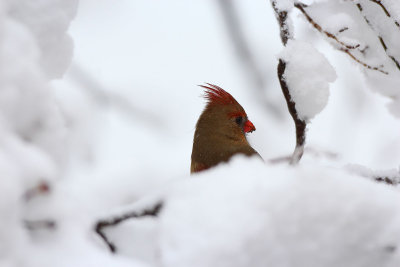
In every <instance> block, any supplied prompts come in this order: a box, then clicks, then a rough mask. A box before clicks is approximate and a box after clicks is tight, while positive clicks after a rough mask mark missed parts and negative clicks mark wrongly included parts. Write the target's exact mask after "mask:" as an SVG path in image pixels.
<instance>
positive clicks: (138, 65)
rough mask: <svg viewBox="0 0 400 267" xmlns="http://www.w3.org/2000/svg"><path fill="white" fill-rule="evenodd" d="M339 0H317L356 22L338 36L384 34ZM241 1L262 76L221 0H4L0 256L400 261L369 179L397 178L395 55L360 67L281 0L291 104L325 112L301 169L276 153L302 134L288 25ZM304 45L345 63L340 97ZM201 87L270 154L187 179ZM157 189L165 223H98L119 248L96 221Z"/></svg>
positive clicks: (237, 262)
mask: <svg viewBox="0 0 400 267" xmlns="http://www.w3.org/2000/svg"><path fill="white" fill-rule="evenodd" d="M328 2H329V3H331V4H332V6H336V7H337V6H339V7H338V8H337V9H331V10H335V11H338V12H337V13H336V12H333V13H335V14H339V15H338V16H337V17H336V18H337V19H340V18H341V21H337V23H335V19H334V18H335V17H329V16H327V15H326V13H329V12H325V13H324V12H322V11H323V10H325V9H324V5H323V2H321V5H320V10H321V12H320V14H321V16H319V17H318V19H321V20H322V19H323V18H324V17H326V19H328V20H329V21H328V22H326V23H325V24H324V22H323V21H321V23H322V24H323V25H325V26H327V27H329V29H331V30H332V31H334V30H335V29H338V28H340V27H342V26H344V25H345V24H347V23H350V21H351V20H350V19H349V18H351V19H352V22H351V23H353V24H351V25H354V27H355V28H352V29H349V30H348V31H344V32H342V33H340V37H341V38H343V40H345V41H346V42H349V43H350V42H351V43H353V42H354V43H357V42H358V41H360V40H359V37H360V38H361V37H365V40H361V41H363V42H362V43H363V44H364V43H365V44H369V45H370V46H371V44H372V46H371V47H375V46H373V45H374V44H375V45H376V44H378V45H379V43H378V42H377V41H376V39H374V38H376V36H375V35H374V31H373V30H371V29H369V28H368V26H365V25H364V24H362V22H363V20H362V17H360V16H358V17H357V16H356V15H359V14H358V13H357V12H358V11H357V9H353V11H354V12H353V13H348V12H346V11H345V10H346V8H344V7H348V6H349V5H350V4H352V3H349V2H351V1H345V2H342V1H341V2H340V3H339V2H336V1H335V2H333V1H325V4H327V3H328ZM232 3H236V4H237V7H240V8H238V10H239V11H240V12H239V13H238V14H240V16H239V17H240V18H241V23H242V24H241V25H242V26H243V31H244V32H245V36H246V38H248V42H249V45H250V51H252V53H254V61H255V64H256V65H258V66H259V69H260V72H261V73H262V74H263V75H264V77H265V87H263V88H254V86H252V84H255V83H253V82H252V81H251V80H249V77H250V76H243V73H244V72H245V70H244V69H243V64H242V62H240V61H238V60H237V58H236V56H237V55H236V54H235V53H234V48H233V46H232V44H231V42H232V39H231V38H228V37H227V36H226V35H227V33H226V31H225V29H224V28H223V26H222V25H224V24H223V23H222V22H221V21H220V20H221V16H222V15H221V12H216V10H215V9H216V8H218V6H217V5H215V1H212V0H207V1H196V2H190V1H183V0H168V1H163V2H157V3H156V2H154V1H146V0H135V1H131V0H121V1H118V2H115V1H110V0H81V1H80V3H79V7H78V1H77V0H40V1H35V2H34V3H33V2H32V1H29V0H22V1H12V0H7V1H2V2H0V64H1V66H0V173H1V176H2V178H1V179H0V218H1V219H0V241H1V242H0V266H27V267H30V266H37V267H46V266H85V267H86V266H96V267H97V266H116V267H119V266H134V267H153V266H174V267H175V266H194V267H195V266H230V267H235V266H266V265H268V266H294V265H295V266H397V265H398V264H397V265H396V263H398V262H399V257H400V256H399V253H400V250H399V247H400V244H399V240H400V229H399V228H400V227H399V225H400V223H399V220H400V219H399V216H400V212H399V207H398V203H399V196H400V195H399V187H398V186H391V185H387V184H384V183H381V184H380V183H378V182H376V181H375V180H374V178H375V177H376V176H377V175H379V176H387V177H390V178H392V179H394V180H396V181H398V177H399V175H398V166H399V161H398V159H399V158H400V140H399V138H398V133H399V131H400V121H399V120H398V119H396V118H395V117H393V116H391V115H390V114H389V113H388V112H387V109H386V105H388V106H391V110H397V112H398V101H399V99H400V97H399V95H398V92H397V91H396V90H395V87H396V84H397V79H398V75H397V74H396V72H395V71H396V69H395V67H394V66H393V63H390V62H391V61H390V60H388V61H387V62H385V63H384V64H385V70H388V71H390V75H389V76H386V75H381V74H380V73H379V72H375V71H369V70H365V69H364V68H363V67H360V66H359V65H358V64H356V63H354V62H352V61H351V62H352V63H351V64H349V60H348V58H346V57H345V55H343V53H340V52H335V51H332V50H330V48H329V47H327V46H323V45H321V43H319V42H317V41H316V37H315V36H316V34H315V33H313V35H310V32H309V28H306V27H301V26H300V27H297V26H298V25H301V24H299V23H300V21H302V19H301V17H296V16H295V13H294V9H293V10H291V9H292V8H291V7H292V5H293V1H279V2H278V3H279V8H280V9H281V10H287V11H290V12H291V14H290V15H289V16H291V17H292V18H293V22H294V23H293V24H291V25H292V26H293V25H296V27H292V26H291V29H290V32H291V34H292V36H293V37H296V40H298V41H295V42H289V43H288V48H287V49H288V50H286V51H285V52H283V53H282V54H281V55H284V56H285V60H287V62H288V69H287V70H288V72H287V73H286V74H285V75H286V79H287V81H288V82H292V83H293V82H294V83H295V85H294V86H293V88H297V89H299V90H300V91H296V93H294V95H296V96H297V97H300V100H299V99H298V101H297V102H299V103H297V102H296V104H297V106H296V107H298V106H299V105H300V106H303V108H304V110H302V109H301V111H302V112H303V113H302V115H304V118H306V119H307V120H310V119H311V118H313V117H314V116H315V115H316V114H317V113H318V112H320V114H319V116H315V118H313V121H312V122H313V123H312V124H309V125H308V127H307V128H308V132H307V135H308V137H307V140H306V146H305V150H304V156H303V158H302V160H301V161H300V164H299V165H298V166H296V167H289V166H287V164H285V162H284V161H279V160H277V161H275V162H280V164H279V163H276V164H272V163H268V162H269V160H270V159H277V158H278V159H279V158H281V157H283V158H285V157H286V156H287V155H288V154H289V153H290V152H291V151H292V150H293V146H294V130H293V122H292V121H291V120H290V116H289V114H287V107H286V104H285V103H284V100H283V97H282V93H281V91H280V89H279V82H278V80H277V77H276V76H277V75H276V64H277V60H276V57H275V55H276V54H278V52H279V50H280V49H281V43H280V40H279V31H278V26H277V23H276V18H275V17H274V13H273V11H272V9H271V7H270V6H269V5H267V4H266V3H265V1H262V0H259V1H254V2H253V1H251V3H250V2H248V3H247V2H246V3H245V2H242V1H234V2H232ZM385 3H388V5H390V6H392V5H393V6H394V5H396V3H397V2H396V1H388V0H386V1H385ZM313 7H314V6H313ZM325 7H326V6H325ZM394 7H395V9H393V11H395V10H397V11H396V12H395V13H396V14H398V10H399V9H398V5H396V6H394ZM396 8H397V9H396ZM310 9H311V6H310ZM78 11H79V12H78ZM310 12H311V11H310ZM316 13H318V12H316ZM368 14H369V13H368ZM313 15H315V14H314V13H313ZM325 15H326V16H325ZM346 15H347V17H346ZM75 16H76V18H75V19H74V17H75ZM105 18H106V19H105ZM380 21H381V20H378V22H380ZM382 21H385V23H386V18H384V20H382ZM362 25H364V26H365V27H367V29H368V31H364V30H365V28H363V27H362ZM303 26H304V25H303ZM339 26H340V27H339ZM356 29H357V30H356ZM378 29H380V30H381V29H382V28H378ZM388 29H390V33H389V34H392V33H393V34H396V33H395V32H392V28H388ZM353 33H359V34H360V35H355V36H353ZM311 36H313V37H311ZM301 40H307V41H309V42H312V43H313V46H315V47H317V48H318V51H321V53H322V54H324V56H326V58H328V59H329V61H330V62H332V65H334V66H335V69H336V73H337V76H338V77H337V80H336V82H335V83H333V84H331V85H330V86H332V90H331V91H330V92H329V90H328V85H329V82H332V81H333V80H335V77H336V74H335V71H334V70H333V69H332V67H331V66H330V64H329V63H327V61H326V59H325V57H324V56H322V55H321V53H320V52H318V51H317V50H316V48H313V47H312V46H311V45H310V44H308V43H305V42H304V41H301ZM371 40H373V41H374V42H375V43H374V42H372V43H370V41H371ZM391 40H392V39H391ZM396 40H397V39H395V38H394V39H393V41H391V42H395V41H396ZM361 41H360V43H361ZM290 49H291V50H292V51H290ZM294 50H296V51H297V53H295V52H294ZM375 50H376V51H375ZM394 50H395V49H394ZM390 52H393V53H397V51H390ZM382 55H384V56H385V52H384V51H381V50H378V49H370V50H369V52H367V54H366V57H367V58H366V60H367V61H368V63H370V64H377V65H379V64H380V63H379V59H380V58H381V56H382ZM370 60H371V61H370ZM388 62H389V63H388ZM70 63H71V64H70ZM390 64H392V65H390ZM296 68H297V70H296ZM360 70H361V71H360ZM302 73H303V75H304V76H305V77H307V79H305V80H306V81H302V79H300V75H301V74H302ZM291 75H292V76H291ZM55 79H59V80H55ZM203 81H205V82H211V83H215V84H217V85H219V86H221V87H222V88H224V89H226V90H227V91H228V92H230V93H231V94H232V95H233V96H234V97H235V98H236V99H238V100H239V101H240V103H241V104H242V106H243V107H244V108H245V110H246V113H247V114H248V115H249V117H250V118H251V120H252V121H253V122H254V124H255V126H256V127H257V131H256V132H254V133H252V134H251V135H248V139H249V142H250V143H251V144H252V146H253V147H254V148H255V149H256V150H257V151H258V152H259V153H260V154H261V155H262V157H263V158H264V160H265V162H266V163H265V164H264V163H262V162H261V161H260V160H259V159H257V158H244V157H240V156H238V157H236V158H234V159H233V160H232V161H231V162H229V163H228V164H221V165H220V166H218V167H217V168H214V169H211V170H209V171H206V172H204V173H201V174H198V175H193V176H190V175H189V166H190V153H191V151H190V150H191V144H192V140H193V133H194V127H195V123H196V121H197V118H198V116H199V115H200V113H201V111H202V109H203V108H204V101H203V100H202V98H200V97H199V96H200V95H201V90H200V89H199V88H198V87H197V86H196V85H197V84H199V83H202V82H203ZM307 83H309V84H307ZM307 85H308V86H307ZM366 86H370V87H371V88H372V89H373V91H372V90H367V89H366V88H365V87H366ZM375 92H380V93H381V94H382V95H384V96H389V97H390V98H383V97H382V98H381V97H380V95H378V94H375ZM303 94H306V95H309V99H307V97H306V96H304V95H303ZM329 95H330V96H329ZM328 96H329V105H326V101H327V100H328ZM302 97H303V98H302ZM264 98H268V100H269V101H270V102H274V103H275V104H276V105H275V109H273V108H270V107H268V108H266V103H265V102H262V101H260V99H264ZM318 99H319V100H318ZM388 99H389V101H391V102H389V103H387V102H388ZM317 100H318V101H320V102H318V101H317ZM324 101H325V102H324ZM304 106H305V107H304ZM322 109H324V110H323V112H321V110H322ZM311 115H312V116H311ZM349 164H350V167H346V166H349ZM343 166H345V167H343ZM363 166H366V167H363ZM43 185H46V186H48V188H49V190H39V188H40V186H43ZM28 196H29V197H28ZM160 200H162V201H163V202H164V206H163V209H162V210H161V213H160V214H159V216H158V217H146V218H140V219H136V220H135V219H130V220H127V221H124V222H123V223H121V224H119V225H117V226H114V227H108V228H107V229H105V234H106V235H107V237H109V239H110V240H111V241H112V242H113V243H114V244H115V245H116V247H117V253H116V254H111V252H110V251H109V249H108V247H107V246H106V244H105V242H104V241H103V240H102V239H101V238H100V237H99V236H98V235H97V234H96V233H95V231H94V226H95V224H96V222H98V220H101V219H108V218H114V217H116V216H120V215H123V214H126V213H127V212H132V211H137V212H140V211H143V209H145V208H148V207H152V205H154V204H155V203H158V202H159V201H160ZM40 222H42V223H43V222H52V223H54V227H53V228H51V227H50V228H49V227H46V226H44V227H43V226H42V227H38V225H43V224H40ZM35 223H39V224H35ZM35 225H36V226H35Z"/></svg>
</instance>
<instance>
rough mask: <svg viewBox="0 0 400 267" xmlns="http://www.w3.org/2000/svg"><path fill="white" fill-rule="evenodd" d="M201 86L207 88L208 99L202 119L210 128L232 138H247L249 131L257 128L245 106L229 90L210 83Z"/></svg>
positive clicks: (206, 95)
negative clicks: (248, 115) (249, 117)
mask: <svg viewBox="0 0 400 267" xmlns="http://www.w3.org/2000/svg"><path fill="white" fill-rule="evenodd" d="M200 86H201V87H203V88H204V89H205V95H204V97H205V98H206V100H207V105H206V108H205V109H204V112H203V115H202V117H203V118H202V120H203V121H204V123H207V127H208V128H212V129H213V130H214V131H215V132H220V133H222V134H224V135H226V136H227V137H232V138H238V136H242V137H244V138H245V135H246V134H247V133H251V132H253V131H255V130H256V128H255V127H254V124H253V123H252V122H251V121H250V120H249V119H248V117H247V114H246V112H245V111H244V109H243V107H242V106H241V105H240V104H239V103H238V102H237V101H236V100H235V99H234V98H233V96H231V95H230V94H229V93H228V92H226V91H225V90H224V89H222V88H221V87H219V86H216V85H213V84H209V83H207V85H200Z"/></svg>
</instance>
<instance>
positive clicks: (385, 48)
mask: <svg viewBox="0 0 400 267" xmlns="http://www.w3.org/2000/svg"><path fill="white" fill-rule="evenodd" d="M356 6H357V8H358V10H359V11H360V13H361V14H363V7H362V6H361V4H360V3H357V4H356ZM385 10H386V9H385ZM363 17H364V20H365V22H366V23H367V24H368V25H369V26H370V27H371V28H372V30H374V28H373V26H372V24H371V22H370V21H369V20H368V18H367V17H366V15H365V14H363ZM378 39H379V42H380V43H381V45H382V47H383V50H385V53H386V55H387V56H388V57H389V58H390V59H391V60H392V61H393V63H394V64H395V65H396V67H397V69H398V70H400V63H399V61H398V60H397V59H396V58H395V57H394V56H393V55H390V54H389V52H388V50H387V49H388V47H387V45H386V42H385V40H384V39H383V38H382V36H380V35H379V34H378Z"/></svg>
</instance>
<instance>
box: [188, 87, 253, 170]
mask: <svg viewBox="0 0 400 267" xmlns="http://www.w3.org/2000/svg"><path fill="white" fill-rule="evenodd" d="M207 85H208V86H205V85H200V86H201V87H203V88H205V89H206V90H205V98H206V99H207V105H206V107H205V109H204V110H203V113H201V115H200V118H199V120H198V121H197V124H196V131H195V133H194V139H193V149H192V163H191V166H190V172H191V173H194V172H199V171H202V170H206V169H208V168H210V167H213V166H215V165H217V164H219V163H220V162H226V161H228V160H229V159H230V158H231V157H232V156H233V155H235V154H238V153H242V154H245V155H247V156H251V155H258V156H260V155H259V154H258V153H257V151H255V150H254V149H253V148H252V147H251V146H250V144H249V142H247V139H246V133H248V132H250V133H251V132H252V131H255V130H256V128H255V127H254V125H253V123H252V122H251V121H249V120H248V118H247V114H246V112H245V111H244V109H243V108H242V106H241V105H240V104H239V103H238V102H237V101H236V100H235V99H234V98H233V97H232V96H231V95H230V94H229V93H228V92H226V91H225V90H223V89H222V88H221V87H219V86H216V85H213V84H209V83H207Z"/></svg>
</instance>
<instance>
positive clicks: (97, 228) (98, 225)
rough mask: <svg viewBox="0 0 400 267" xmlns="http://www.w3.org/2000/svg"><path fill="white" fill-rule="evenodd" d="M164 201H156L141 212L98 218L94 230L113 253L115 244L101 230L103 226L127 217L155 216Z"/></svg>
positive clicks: (117, 222) (116, 222)
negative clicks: (103, 218)
mask: <svg viewBox="0 0 400 267" xmlns="http://www.w3.org/2000/svg"><path fill="white" fill-rule="evenodd" d="M163 205H164V203H163V202H157V203H156V204H155V205H154V206H153V207H151V208H147V209H144V210H142V211H141V212H135V211H134V212H130V213H126V214H123V215H121V216H117V217H114V218H111V219H107V220H100V221H98V222H97V223H96V226H95V231H96V233H97V234H98V235H99V236H100V237H101V238H102V239H103V240H104V242H105V243H106V244H107V246H108V248H109V249H110V251H111V252H112V253H115V252H116V251H117V248H116V246H115V245H114V244H113V243H112V242H111V241H110V240H109V239H108V238H107V236H106V234H105V233H104V232H103V229H104V228H105V227H109V226H115V225H117V224H119V223H121V222H123V221H125V220H127V219H131V218H141V217H146V216H153V217H155V216H157V215H158V214H159V213H160V211H161V209H162V207H163Z"/></svg>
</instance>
